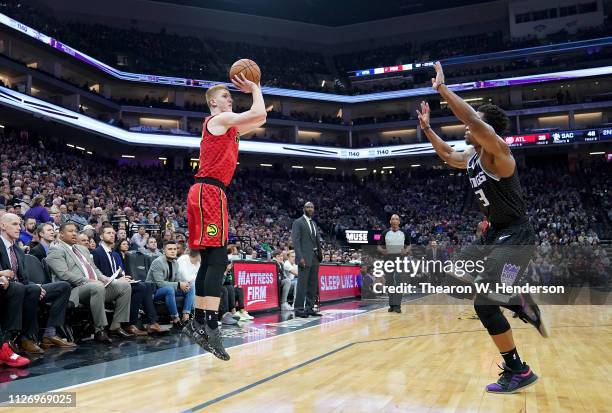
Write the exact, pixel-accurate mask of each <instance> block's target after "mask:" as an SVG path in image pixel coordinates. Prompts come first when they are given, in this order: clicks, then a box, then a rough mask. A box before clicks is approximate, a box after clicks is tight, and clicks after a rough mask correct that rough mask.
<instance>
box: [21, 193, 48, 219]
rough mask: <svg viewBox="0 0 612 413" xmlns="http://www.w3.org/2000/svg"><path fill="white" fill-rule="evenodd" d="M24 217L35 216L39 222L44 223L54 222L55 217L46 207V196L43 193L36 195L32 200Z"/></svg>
mask: <svg viewBox="0 0 612 413" xmlns="http://www.w3.org/2000/svg"><path fill="white" fill-rule="evenodd" d="M23 218H24V219H28V218H34V219H35V220H36V223H37V224H42V223H44V222H53V219H52V218H51V216H50V215H49V212H47V208H45V197H44V196H43V195H36V196H35V197H34V199H33V200H32V205H31V206H30V209H28V210H27V211H26V213H25V214H24V215H23Z"/></svg>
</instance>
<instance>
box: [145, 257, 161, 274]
mask: <svg viewBox="0 0 612 413" xmlns="http://www.w3.org/2000/svg"><path fill="white" fill-rule="evenodd" d="M143 255H144V257H145V268H146V269H147V273H148V272H149V268H151V263H152V262H153V261H155V259H156V258H157V257H159V255H155V254H143Z"/></svg>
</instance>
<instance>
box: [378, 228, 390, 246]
mask: <svg viewBox="0 0 612 413" xmlns="http://www.w3.org/2000/svg"><path fill="white" fill-rule="evenodd" d="M387 232H389V230H388V229H386V230H384V231H383V233H382V234H380V239H379V240H378V245H380V246H381V247H385V246H386V245H387V243H386V242H385V238H386V237H387Z"/></svg>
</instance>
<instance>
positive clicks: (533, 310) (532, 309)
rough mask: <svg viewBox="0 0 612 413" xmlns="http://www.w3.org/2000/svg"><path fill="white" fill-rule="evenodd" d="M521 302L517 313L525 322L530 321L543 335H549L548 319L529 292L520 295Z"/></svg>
mask: <svg viewBox="0 0 612 413" xmlns="http://www.w3.org/2000/svg"><path fill="white" fill-rule="evenodd" d="M519 299H520V303H519V308H518V311H517V312H516V314H517V315H518V318H520V319H521V320H522V321H523V322H524V323H529V324H531V325H532V326H534V327H535V328H536V329H537V330H538V332H539V333H540V334H541V335H542V337H548V328H547V326H546V321H545V320H544V317H542V313H541V312H540V308H539V307H538V305H537V304H536V303H535V302H534V301H533V299H532V298H531V296H530V295H529V294H520V295H519Z"/></svg>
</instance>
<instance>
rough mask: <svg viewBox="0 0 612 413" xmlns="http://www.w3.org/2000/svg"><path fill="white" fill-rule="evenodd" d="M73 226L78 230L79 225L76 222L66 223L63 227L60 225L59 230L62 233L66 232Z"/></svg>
mask: <svg viewBox="0 0 612 413" xmlns="http://www.w3.org/2000/svg"><path fill="white" fill-rule="evenodd" d="M70 225H72V226H73V227H75V228H77V225H76V224H75V223H74V222H64V223H63V224H62V225H60V227H59V230H60V232H64V231H65V230H66V228H67V227H68V226H70Z"/></svg>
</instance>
